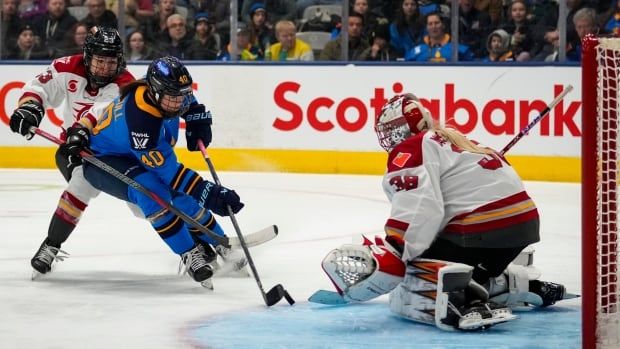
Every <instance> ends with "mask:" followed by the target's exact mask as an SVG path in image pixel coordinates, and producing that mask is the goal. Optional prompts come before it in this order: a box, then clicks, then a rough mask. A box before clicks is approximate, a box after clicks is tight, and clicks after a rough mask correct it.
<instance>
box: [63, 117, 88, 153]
mask: <svg viewBox="0 0 620 349" xmlns="http://www.w3.org/2000/svg"><path fill="white" fill-rule="evenodd" d="M89 144H90V134H89V132H88V129H87V128H86V127H84V126H81V125H79V124H74V125H73V126H71V127H69V128H68V129H67V140H66V141H65V144H64V145H65V146H66V148H67V151H68V152H69V154H71V155H72V156H80V152H81V151H82V150H85V149H88V146H89Z"/></svg>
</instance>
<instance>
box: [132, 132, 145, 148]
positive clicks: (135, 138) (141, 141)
mask: <svg viewBox="0 0 620 349" xmlns="http://www.w3.org/2000/svg"><path fill="white" fill-rule="evenodd" d="M131 141H132V143H133V148H134V149H136V150H140V149H146V145H147V144H148V143H149V134H148V133H139V132H133V131H132V132H131Z"/></svg>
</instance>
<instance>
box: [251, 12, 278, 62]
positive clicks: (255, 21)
mask: <svg viewBox="0 0 620 349" xmlns="http://www.w3.org/2000/svg"><path fill="white" fill-rule="evenodd" d="M267 17H268V16H267V11H266V10H265V5H264V4H263V3H261V2H257V3H255V4H254V5H252V8H251V9H250V18H251V19H252V22H251V23H250V26H249V28H250V30H251V32H252V37H251V39H250V42H251V43H252V45H253V46H255V47H257V48H258V51H259V55H260V56H261V58H264V57H265V53H266V52H267V51H268V50H269V47H270V46H271V45H272V44H274V43H275V42H276V38H275V36H274V34H273V27H272V26H271V23H269V22H268V21H267Z"/></svg>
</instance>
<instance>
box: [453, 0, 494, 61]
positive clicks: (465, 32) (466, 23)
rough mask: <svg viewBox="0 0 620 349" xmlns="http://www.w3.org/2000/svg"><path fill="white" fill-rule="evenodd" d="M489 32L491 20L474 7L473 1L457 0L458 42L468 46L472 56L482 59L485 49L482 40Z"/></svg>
mask: <svg viewBox="0 0 620 349" xmlns="http://www.w3.org/2000/svg"><path fill="white" fill-rule="evenodd" d="M490 31H491V19H490V17H489V15H488V14H487V13H485V12H482V11H478V9H476V8H475V7H474V0H459V42H460V43H461V44H465V45H467V46H469V48H470V49H471V51H472V52H473V54H474V56H476V57H482V56H484V55H485V53H486V47H485V44H484V40H481V39H482V38H486V37H488V35H489V33H490Z"/></svg>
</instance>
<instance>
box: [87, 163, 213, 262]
mask: <svg viewBox="0 0 620 349" xmlns="http://www.w3.org/2000/svg"><path fill="white" fill-rule="evenodd" d="M98 159H99V160H101V161H103V162H105V163H106V164H108V165H109V166H111V167H113V168H114V169H116V170H117V171H119V172H120V173H123V174H124V175H125V176H127V177H129V178H131V179H133V180H135V181H136V182H138V183H140V184H141V185H142V186H143V187H145V188H146V189H148V190H149V191H151V192H153V193H154V194H155V195H157V196H158V197H160V198H161V199H162V200H163V201H165V202H171V203H172V205H173V206H174V207H176V208H177V209H179V210H181V211H183V212H184V213H185V214H187V215H188V216H190V217H192V218H194V219H195V220H196V221H198V222H199V223H200V224H202V225H203V226H205V227H207V228H208V229H210V230H211V231H213V232H215V233H216V234H217V235H220V236H224V231H223V230H222V228H221V227H220V225H219V224H218V223H217V221H216V220H215V218H214V217H213V215H212V214H211V212H210V211H209V210H206V209H204V208H202V207H201V206H200V205H199V204H198V202H197V201H196V200H195V199H194V198H193V197H191V196H189V195H187V194H185V193H182V192H178V191H174V190H173V189H172V188H171V187H170V185H169V184H168V183H164V182H163V181H162V180H161V179H160V178H159V177H157V176H156V175H155V174H154V173H152V172H149V171H148V170H146V169H145V168H144V167H142V164H141V163H140V162H138V161H137V160H135V159H133V158H129V157H120V156H100V157H98ZM83 167H84V174H85V176H86V179H87V180H88V181H89V182H90V183H91V184H92V185H93V186H94V187H95V188H97V189H99V190H101V191H103V192H105V193H108V194H110V195H112V196H114V197H116V198H118V199H121V200H124V201H127V202H131V203H133V204H135V205H137V206H138V207H139V208H140V209H141V210H142V212H143V213H144V215H145V216H146V217H147V219H148V220H149V221H150V223H151V225H152V226H153V228H154V229H155V231H156V232H157V233H158V234H159V236H160V237H161V238H162V239H163V240H164V242H165V243H166V244H167V245H168V246H169V247H170V249H172V251H174V253H176V254H182V253H184V252H186V251H188V250H190V249H191V248H192V247H193V246H194V244H195V242H194V239H193V238H192V234H191V233H190V229H189V228H188V226H187V224H186V223H185V222H184V221H183V220H182V219H181V218H179V217H177V216H176V215H175V214H173V213H172V212H170V211H168V210H166V209H164V208H162V207H161V206H160V205H159V204H158V203H156V202H155V201H154V200H153V199H151V198H150V197H149V196H148V195H145V194H143V193H141V192H140V191H138V190H137V189H135V188H133V187H130V186H128V185H127V184H125V183H124V182H122V181H121V180H120V179H117V178H116V177H114V176H112V175H110V174H109V173H107V172H105V171H103V170H101V169H99V168H98V167H96V166H94V165H92V164H90V163H87V162H85V163H84V166H83ZM198 238H200V239H201V240H202V241H204V242H206V243H209V244H212V245H216V244H217V243H216V242H215V241H213V240H212V239H210V238H209V237H208V236H206V235H205V234H200V235H198Z"/></svg>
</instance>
